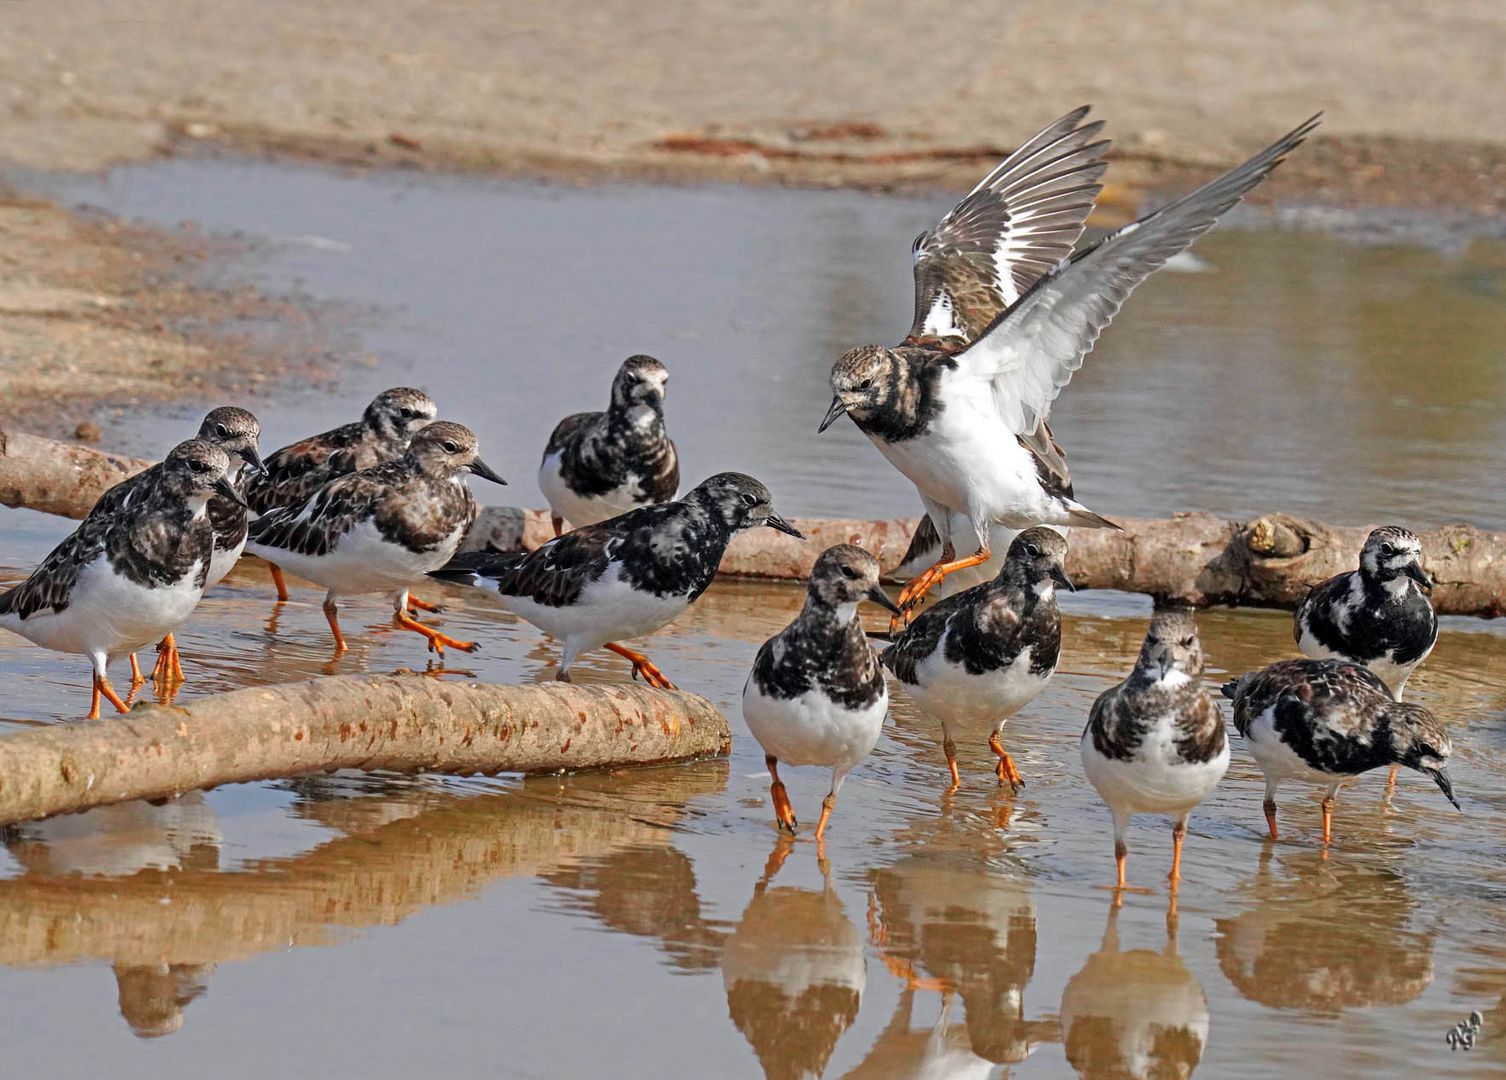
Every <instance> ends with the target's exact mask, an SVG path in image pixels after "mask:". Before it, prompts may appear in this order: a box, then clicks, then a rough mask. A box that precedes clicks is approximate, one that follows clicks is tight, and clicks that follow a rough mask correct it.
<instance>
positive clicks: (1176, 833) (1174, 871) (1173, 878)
mask: <svg viewBox="0 0 1506 1080" xmlns="http://www.w3.org/2000/svg"><path fill="white" fill-rule="evenodd" d="M1186 838H1187V822H1186V821H1185V820H1183V821H1178V822H1177V823H1176V824H1175V825H1173V826H1172V827H1171V873H1170V874H1169V875H1168V876H1167V878H1166V880H1167V881H1169V882H1171V887H1172V890H1173V891H1175V890H1176V887H1177V882H1179V881H1181V880H1182V841H1183V840H1185V839H1186Z"/></svg>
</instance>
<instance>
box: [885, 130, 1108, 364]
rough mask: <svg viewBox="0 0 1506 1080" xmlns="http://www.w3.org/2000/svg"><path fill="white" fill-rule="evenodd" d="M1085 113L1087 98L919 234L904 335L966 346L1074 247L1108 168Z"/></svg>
mask: <svg viewBox="0 0 1506 1080" xmlns="http://www.w3.org/2000/svg"><path fill="white" fill-rule="evenodd" d="M1087 115H1088V106H1086V105H1084V106H1083V107H1082V108H1080V109H1075V110H1073V111H1072V112H1069V113H1068V114H1067V115H1066V116H1063V117H1062V118H1061V119H1060V120H1058V121H1056V123H1054V124H1051V125H1050V126H1049V127H1046V128H1044V129H1043V130H1041V131H1039V132H1037V133H1036V134H1035V135H1033V136H1032V137H1031V138H1029V139H1027V140H1026V141H1025V143H1024V144H1023V145H1022V146H1020V148H1019V149H1017V150H1016V151H1015V152H1014V153H1012V154H1010V155H1009V156H1008V157H1007V158H1005V159H1004V160H1003V161H1001V162H1000V163H999V165H998V167H997V168H995V169H994V171H993V172H991V173H989V174H988V175H987V176H985V177H984V178H983V180H982V182H980V183H979V184H978V186H977V187H975V188H973V190H972V191H970V192H968V194H967V197H966V198H964V199H963V200H962V201H961V202H959V203H958V204H957V205H956V206H954V207H953V208H952V211H951V213H949V214H947V216H946V217H944V218H942V219H941V224H939V225H937V226H936V228H935V230H934V231H932V232H928V233H921V234H920V235H919V236H918V237H916V238H915V244H914V246H913V248H912V249H911V250H912V252H913V254H914V256H915V322H914V324H913V325H912V326H911V327H910V334H909V336H908V337H907V338H906V339H905V340H906V341H916V340H919V339H939V340H941V341H942V342H943V343H945V344H949V345H954V346H955V347H956V348H957V349H959V350H960V349H962V348H964V347H966V346H967V345H968V344H970V343H972V342H973V341H976V340H977V338H978V336H979V335H980V334H981V333H982V332H983V331H984V329H985V328H986V327H987V326H988V325H989V324H990V323H992V322H993V321H994V319H996V318H997V317H998V316H999V314H1000V313H1001V312H1003V311H1004V310H1005V309H1006V308H1007V307H1009V305H1010V304H1013V303H1014V302H1015V301H1016V300H1018V299H1019V298H1020V296H1021V295H1023V294H1024V293H1025V291H1026V290H1027V289H1029V288H1030V286H1031V285H1032V284H1033V283H1034V282H1035V281H1036V280H1037V279H1038V278H1040V277H1041V275H1043V274H1046V273H1049V272H1050V271H1051V269H1052V268H1053V267H1054V266H1056V265H1057V263H1059V262H1061V261H1062V260H1063V259H1065V258H1066V257H1067V256H1068V255H1069V254H1070V253H1071V251H1072V245H1073V244H1075V243H1077V238H1078V237H1079V236H1081V235H1082V229H1083V223H1084V222H1086V221H1087V218H1088V214H1089V213H1090V212H1091V211H1092V209H1093V199H1094V198H1095V197H1096V196H1097V195H1098V192H1099V190H1100V189H1101V187H1102V185H1100V184H1099V183H1098V179H1099V177H1101V176H1102V175H1103V171H1104V169H1105V168H1106V167H1107V166H1106V164H1105V162H1104V160H1103V155H1104V152H1105V151H1106V150H1107V149H1108V147H1109V143H1108V140H1107V139H1104V140H1101V141H1099V142H1094V141H1093V139H1094V137H1095V136H1096V135H1097V134H1098V133H1099V132H1100V131H1101V130H1102V129H1103V123H1102V122H1101V121H1100V122H1096V123H1092V124H1083V123H1082V120H1083V118H1084V117H1086V116H1087ZM1079 125H1081V126H1079Z"/></svg>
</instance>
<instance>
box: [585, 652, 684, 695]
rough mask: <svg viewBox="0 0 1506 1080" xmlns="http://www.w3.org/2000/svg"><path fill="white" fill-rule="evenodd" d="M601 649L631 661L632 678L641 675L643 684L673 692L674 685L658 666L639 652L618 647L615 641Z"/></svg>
mask: <svg viewBox="0 0 1506 1080" xmlns="http://www.w3.org/2000/svg"><path fill="white" fill-rule="evenodd" d="M602 648H604V649H610V650H611V651H612V652H614V653H616V654H617V655H618V656H620V657H622V658H623V659H625V660H630V661H632V664H633V678H635V679H636V678H638V676H640V675H641V676H643V681H644V682H646V683H648V684H649V685H650V686H653V687H657V688H658V689H660V690H673V689H674V688H675V684H674V683H672V682H670V681H669V678H668V677H667V676H666V675H665V674H664V672H662V671H660V670H659V666H658V665H657V664H655V663H654V662H653V661H652V660H650V659H649V658H648V657H646V656H644V655H643V654H642V653H641V652H634V651H633V650H632V649H629V648H628V647H627V646H626V645H619V644H617V643H616V642H615V641H609V642H607V643H606V644H605V645H603V646H602Z"/></svg>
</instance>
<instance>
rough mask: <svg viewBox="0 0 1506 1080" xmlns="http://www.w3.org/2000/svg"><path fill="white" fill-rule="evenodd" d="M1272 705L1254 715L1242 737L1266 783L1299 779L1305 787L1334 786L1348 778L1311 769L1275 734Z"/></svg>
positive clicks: (1274, 711) (1274, 710)
mask: <svg viewBox="0 0 1506 1080" xmlns="http://www.w3.org/2000/svg"><path fill="white" fill-rule="evenodd" d="M1275 713H1276V709H1275V706H1272V707H1270V708H1268V709H1266V710H1265V711H1264V712H1262V713H1261V714H1260V715H1258V716H1256V717H1255V719H1254V721H1252V722H1251V724H1250V731H1249V733H1248V734H1247V735H1246V736H1245V745H1246V746H1248V747H1249V748H1250V756H1251V757H1253V758H1254V759H1255V764H1257V765H1259V766H1260V771H1261V772H1262V773H1264V774H1265V778H1266V779H1267V780H1268V781H1269V780H1300V781H1301V782H1302V783H1304V784H1321V785H1322V786H1323V787H1334V786H1336V785H1338V784H1340V783H1342V782H1343V781H1345V780H1347V779H1349V778H1348V777H1347V776H1343V775H1340V774H1338V773H1326V772H1322V771H1320V770H1318V769H1314V768H1312V767H1311V766H1309V765H1308V764H1307V762H1305V761H1303V760H1302V759H1301V758H1300V757H1298V756H1297V754H1296V753H1295V752H1294V751H1293V750H1291V749H1290V748H1289V747H1288V746H1287V745H1286V743H1284V742H1282V741H1281V739H1280V737H1278V736H1277V734H1276V727H1275Z"/></svg>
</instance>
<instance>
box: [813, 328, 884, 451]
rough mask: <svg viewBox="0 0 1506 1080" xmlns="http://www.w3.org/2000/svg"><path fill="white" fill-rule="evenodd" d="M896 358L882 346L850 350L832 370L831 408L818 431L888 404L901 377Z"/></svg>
mask: <svg viewBox="0 0 1506 1080" xmlns="http://www.w3.org/2000/svg"><path fill="white" fill-rule="evenodd" d="M900 369H901V365H900V363H899V357H898V356H896V355H895V353H894V352H893V350H890V349H886V348H884V347H883V346H882V345H860V346H858V347H857V348H856V349H852V350H849V351H848V352H847V353H846V354H844V355H843V357H842V359H840V360H838V361H837V362H836V363H835V364H833V365H832V369H831V392H832V399H831V408H829V409H828V410H826V418H825V419H824V420H822V421H821V426H820V427H819V428H818V429H817V430H818V431H825V430H826V429H827V428H829V427H831V426H832V425H833V424H835V423H836V422H837V418H838V417H839V416H841V415H842V414H843V413H851V414H852V416H853V418H854V419H856V420H862V419H864V418H865V417H867V416H868V415H869V414H870V413H872V412H873V411H874V410H876V409H880V408H883V407H884V406H885V405H888V404H890V403H891V402H892V401H893V400H894V397H895V394H896V384H897V380H898V377H899V375H900Z"/></svg>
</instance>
